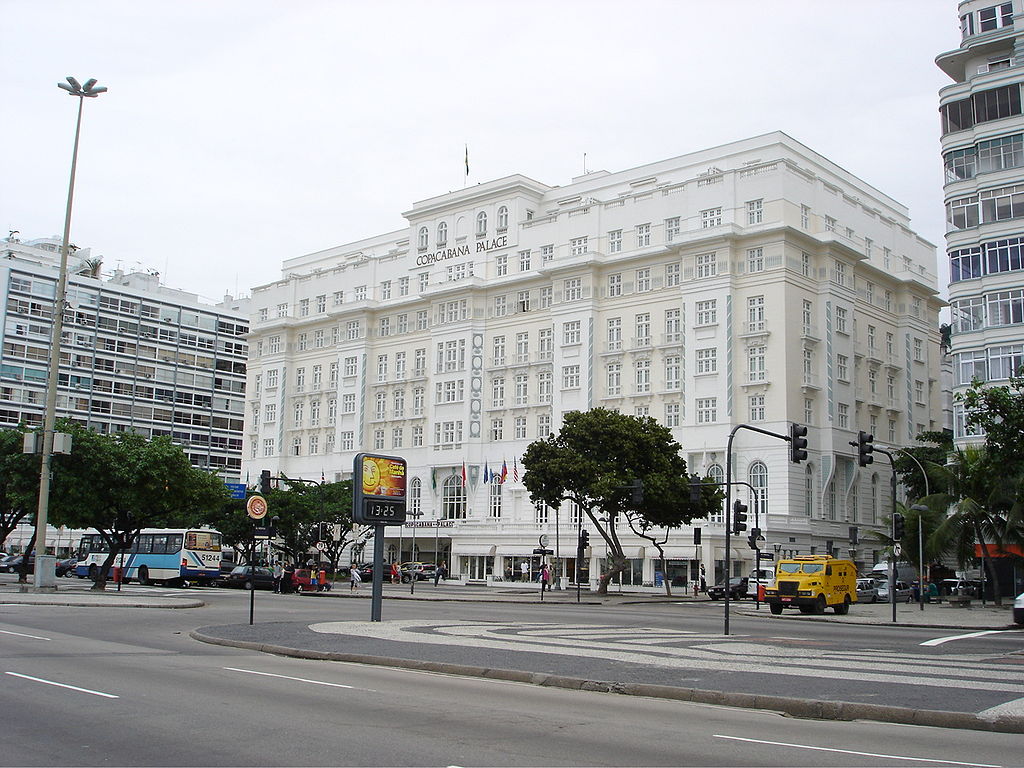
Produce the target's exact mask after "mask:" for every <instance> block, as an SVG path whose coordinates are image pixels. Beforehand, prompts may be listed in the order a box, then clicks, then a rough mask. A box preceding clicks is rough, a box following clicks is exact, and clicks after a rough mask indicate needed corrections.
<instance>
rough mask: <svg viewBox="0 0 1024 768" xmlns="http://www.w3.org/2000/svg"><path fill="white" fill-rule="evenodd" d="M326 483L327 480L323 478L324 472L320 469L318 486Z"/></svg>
mask: <svg viewBox="0 0 1024 768" xmlns="http://www.w3.org/2000/svg"><path fill="white" fill-rule="evenodd" d="M326 482H327V478H326V477H325V476H324V471H323V469H321V470H320V485H323V484H324V483H326Z"/></svg>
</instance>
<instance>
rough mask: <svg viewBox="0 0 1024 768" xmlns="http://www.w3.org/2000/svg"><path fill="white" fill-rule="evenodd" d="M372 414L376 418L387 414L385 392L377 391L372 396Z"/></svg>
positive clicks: (381, 417) (386, 396)
mask: <svg viewBox="0 0 1024 768" xmlns="http://www.w3.org/2000/svg"><path fill="white" fill-rule="evenodd" d="M374 403H375V407H374V416H375V417H376V418H378V419H383V418H385V417H386V416H387V412H388V395H387V393H386V392H378V393H377V396H376V397H375V398H374Z"/></svg>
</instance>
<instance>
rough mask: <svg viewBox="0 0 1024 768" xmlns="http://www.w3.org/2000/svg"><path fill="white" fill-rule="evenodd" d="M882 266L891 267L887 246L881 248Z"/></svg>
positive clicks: (890, 255)
mask: <svg viewBox="0 0 1024 768" xmlns="http://www.w3.org/2000/svg"><path fill="white" fill-rule="evenodd" d="M975 224H977V222H975ZM882 267H883V268H885V269H886V270H889V269H892V251H891V250H890V249H888V248H883V249H882Z"/></svg>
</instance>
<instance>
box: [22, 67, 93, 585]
mask: <svg viewBox="0 0 1024 768" xmlns="http://www.w3.org/2000/svg"><path fill="white" fill-rule="evenodd" d="M57 87H58V88H61V89H62V90H64V91H67V93H68V95H69V96H75V97H77V98H78V119H77V120H76V122H75V145H74V149H73V150H72V152H71V181H70V182H69V184H68V205H67V209H66V211H65V212H64V239H63V240H62V241H61V246H60V270H59V271H58V273H57V293H56V296H55V297H54V303H53V329H52V333H51V335H50V355H49V366H50V368H49V372H48V375H47V378H46V411H45V415H44V417H43V450H42V454H43V455H42V462H41V465H40V469H39V508H38V510H37V512H36V552H37V553H38V554H37V555H36V570H35V577H34V580H33V583H34V586H35V587H36V588H37V589H38V588H40V587H52V588H56V580H55V577H54V568H53V564H52V563H50V561H49V558H47V556H46V524H47V516H48V514H49V510H50V465H51V462H52V459H53V437H54V429H55V427H56V422H57V381H58V376H57V374H58V369H59V368H60V341H61V336H62V335H63V333H64V306H65V304H66V302H67V289H68V247H69V245H68V243H69V240H70V237H71V203H72V200H73V199H74V196H75V171H76V170H77V168H78V139H79V136H80V135H81V131H82V104H84V103H85V99H87V98H90V99H94V98H96V97H97V96H99V95H100V94H101V93H105V92H106V90H107V89H106V87H105V86H102V85H101V86H97V85H96V80H95V78H93V79H90V80H87V81H86V82H85V85H81V84H79V82H78V81H77V80H76V79H75V78H73V77H68V78H67V82H66V83H57Z"/></svg>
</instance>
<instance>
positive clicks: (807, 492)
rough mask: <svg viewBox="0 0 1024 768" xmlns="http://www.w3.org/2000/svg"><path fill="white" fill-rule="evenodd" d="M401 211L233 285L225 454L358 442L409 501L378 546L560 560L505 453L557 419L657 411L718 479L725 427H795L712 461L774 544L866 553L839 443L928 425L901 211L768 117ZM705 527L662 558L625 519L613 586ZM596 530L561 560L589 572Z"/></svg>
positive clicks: (864, 480) (930, 405)
mask: <svg viewBox="0 0 1024 768" xmlns="http://www.w3.org/2000/svg"><path fill="white" fill-rule="evenodd" d="M403 216H404V218H405V219H406V221H407V226H404V227H403V228H402V229H400V230H398V231H395V232H389V233H386V234H381V235H378V236H375V237H370V238H367V239H364V240H359V241H355V242H352V243H349V244H346V245H341V246H337V247H334V248H329V249H327V250H324V251H320V252H317V253H311V254H307V255H304V256H298V257H296V258H292V259H289V260H287V261H286V262H284V265H283V269H282V277H281V279H280V280H278V281H275V282H273V283H271V284H268V285H263V286H259V287H257V288H255V289H254V291H253V306H252V312H253V314H252V330H251V332H250V334H249V341H250V347H249V352H250V357H249V371H248V377H249V379H248V385H247V400H248V408H247V410H246V415H245V441H246V445H245V448H244V452H245V455H244V460H243V471H244V472H245V473H248V474H250V475H253V473H258V472H259V471H260V470H262V469H269V470H271V471H272V472H274V473H275V474H277V473H278V472H283V473H284V474H286V475H289V476H292V477H303V478H307V479H319V478H320V477H321V476H324V477H327V478H329V479H341V478H343V477H346V476H349V475H350V474H351V471H352V462H353V458H354V456H355V454H356V453H357V452H359V451H373V452H385V453H389V454H397V455H401V456H403V457H405V458H406V459H407V461H408V463H409V478H410V498H411V510H412V511H413V512H415V513H417V514H420V515H422V517H420V518H419V519H417V520H416V521H415V526H416V527H413V525H412V524H410V525H408V526H406V527H405V528H401V529H388V532H387V557H388V558H389V560H390V559H398V558H401V559H403V560H407V559H424V560H434V559H435V558H438V559H443V560H444V561H445V562H446V563H448V566H449V570H450V571H451V572H452V573H453V574H455V575H458V576H460V577H462V578H465V579H479V580H484V579H486V578H488V577H493V576H500V575H502V574H505V573H506V572H507V571H508V570H509V569H510V568H511V569H513V570H517V569H518V567H519V566H520V565H521V564H522V562H524V561H525V562H531V561H532V550H533V548H534V547H536V546H537V541H538V536H539V535H541V534H548V535H549V540H550V542H551V544H549V546H550V547H554V548H557V554H556V560H558V561H559V565H560V566H562V569H563V570H562V572H566V573H573V572H574V570H575V568H576V566H577V563H575V561H574V556H575V541H576V533H577V530H578V526H579V525H580V524H581V522H582V524H583V525H586V524H587V522H586V520H585V519H584V520H582V521H581V519H580V511H579V510H578V509H572V508H570V507H569V505H566V507H565V508H563V509H559V510H552V509H547V508H545V507H539V508H538V507H535V506H534V505H533V504H532V503H531V502H530V499H529V494H528V493H527V492H526V489H525V488H524V486H523V485H522V482H521V479H522V473H523V469H524V468H523V466H522V461H521V457H522V454H523V451H524V450H525V448H526V446H527V445H528V444H529V443H530V442H531V441H533V440H536V439H537V438H539V437H544V436H547V435H548V434H549V433H551V432H555V431H557V430H558V429H559V426H560V424H561V419H562V416H563V414H565V413H566V412H568V411H571V410H585V409H589V408H593V407H598V406H601V407H606V408H615V409H618V410H620V411H622V412H623V413H629V414H635V415H643V416H652V417H654V418H656V419H658V420H659V421H661V423H663V424H665V425H666V426H668V427H669V428H671V430H672V432H673V434H674V435H675V437H676V439H677V440H678V441H679V443H680V444H681V445H682V447H683V450H684V452H685V456H686V458H687V461H688V464H689V468H690V471H692V472H698V473H700V474H702V475H710V476H712V477H715V478H718V479H720V480H724V475H725V471H724V467H725V466H726V461H725V458H726V457H725V448H726V444H727V441H728V438H729V433H730V431H731V430H732V429H733V427H734V426H736V425H737V424H741V423H750V424H754V425H756V426H758V427H759V428H760V429H764V430H768V431H771V432H775V433H778V434H786V433H787V430H788V425H789V423H790V422H800V423H803V424H807V425H808V426H809V429H810V433H809V436H808V437H809V440H810V459H809V461H808V462H806V463H804V464H799V465H797V464H793V463H791V462H790V460H789V452H788V444H787V443H786V442H784V441H783V440H779V439H774V438H771V437H766V436H763V435H759V434H754V433H752V432H749V431H743V432H741V433H740V434H739V435H738V436H737V439H736V440H735V444H734V461H733V467H734V471H735V477H734V479H735V480H741V481H743V482H744V483H749V484H750V486H752V490H749V489H748V488H747V487H746V486H737V487H736V488H735V489H734V497H739V498H741V499H744V500H745V501H746V502H748V503H749V505H750V516H751V520H754V518H755V516H756V518H757V522H758V524H759V527H760V528H761V529H762V530H763V531H765V536H766V545H765V552H766V553H768V554H774V553H775V552H780V553H785V554H788V553H792V552H801V553H809V552H826V551H831V552H835V553H837V554H841V555H843V556H849V555H851V554H852V555H853V556H854V557H855V558H856V559H857V560H859V561H862V562H867V563H869V564H870V563H871V562H873V559H874V556H875V553H874V551H873V550H872V549H871V546H872V545H871V544H870V543H869V542H868V541H866V540H864V538H863V537H864V533H865V532H866V531H867V530H870V529H872V528H874V527H876V526H878V525H879V524H880V523H881V522H882V519H883V517H885V516H886V515H888V514H889V512H890V511H891V507H890V499H889V470H888V466H887V465H886V464H885V463H884V462H883V461H881V460H879V461H878V462H877V463H875V464H873V465H871V466H869V467H867V468H864V469H861V468H859V467H858V465H857V460H856V451H855V449H854V448H852V447H851V446H850V445H849V442H850V441H851V440H853V439H855V437H856V435H857V432H858V430H865V431H870V432H873V433H874V434H875V436H876V441H877V442H878V443H879V444H889V445H893V446H900V445H904V444H908V443H910V442H912V441H913V439H914V437H915V436H916V435H917V434H918V433H919V432H920V431H922V430H925V429H933V428H940V427H941V419H942V415H941V398H940V397H939V347H938V332H937V324H938V323H937V319H938V310H939V307H940V306H941V305H942V302H941V301H940V300H939V299H938V298H937V295H936V287H937V283H936V275H935V261H934V259H935V250H934V246H933V245H931V244H930V243H928V242H926V241H924V240H923V239H922V238H920V237H919V236H918V235H916V234H915V233H914V232H913V230H911V229H910V221H909V218H908V212H907V210H906V209H905V208H904V207H903V206H902V205H900V204H899V203H898V202H896V201H895V200H892V199H891V198H889V197H887V196H886V195H885V194H884V193H882V192H880V191H879V190H877V189H874V188H873V187H871V186H870V185H869V184H867V183H866V182H864V181H862V180H860V179H858V178H856V177H855V176H853V175H852V174H850V173H848V172H847V171H845V170H843V169H842V168H841V167H839V166H838V165H836V164H835V163H833V162H831V161H829V160H828V159H826V158H824V157H822V156H821V155H819V154H817V153H815V152H813V151H812V150H810V149H808V148H807V147H805V146H803V145H802V144H800V143H799V142H797V141H795V140H794V139H792V138H791V137H789V136H787V135H786V134H783V133H778V132H777V133H770V134H767V135H763V136H758V137H754V138H750V139H746V140H743V141H737V142H734V143H730V144H726V145H723V146H719V147H715V148H712V149H707V150H702V151H699V152H693V153H691V154H687V155H683V156H680V157H674V158H670V159H666V160H659V161H656V162H652V163H650V164H647V165H643V166H641V167H638V168H632V169H629V170H625V171H617V172H614V173H611V172H606V171H595V172H591V173H587V174H585V175H583V176H580V177H578V178H575V179H572V181H571V183H569V184H567V185H565V186H549V185H547V184H543V183H540V182H537V181H535V180H533V179H530V178H527V177H525V176H521V175H513V176H509V177H506V178H502V179H497V180H494V181H490V182H487V183H483V184H478V185H475V186H473V187H470V188H467V189H463V190H458V191H455V192H450V193H447V194H444V195H440V196H437V197H433V198H429V199H427V200H422V201H420V202H417V203H415V204H414V205H413V207H412V208H411V209H410V210H408V211H406V212H404V214H403ZM503 466H504V468H505V471H504V472H502V467H503ZM463 475H465V480H463ZM502 479H504V482H502ZM723 523H724V515H723V514H722V513H719V514H716V515H713V516H712V517H711V518H710V519H707V520H702V521H695V522H694V523H693V525H692V526H687V527H684V528H682V529H680V530H678V531H673V532H672V535H671V536H670V539H669V542H668V544H667V546H666V552H667V553H668V557H669V562H668V567H667V569H665V571H664V572H663V571H662V568H661V565H660V563H658V562H656V559H655V558H656V552H655V550H654V549H653V547H651V546H649V542H645V541H644V540H641V539H636V538H634V537H632V535H631V534H630V533H629V532H628V530H623V531H620V536H621V537H622V538H623V539H624V540H625V541H626V542H627V545H626V553H627V555H628V556H629V557H630V559H631V568H630V570H629V571H628V572H627V573H626V574H625V576H624V586H627V587H633V588H643V587H644V586H647V587H652V588H653V585H656V584H658V583H659V582H660V580H661V579H663V578H668V579H671V580H672V581H673V583H675V584H679V585H682V584H688V583H690V582H692V581H693V580H696V579H698V578H699V574H700V573H701V569H702V568H703V569H704V572H706V574H707V580H708V581H712V580H713V579H718V578H721V577H722V576H723V575H724V574H723V565H724V562H723V561H724V534H725V531H724V526H723ZM694 528H700V529H701V532H702V536H701V543H700V544H695V543H694V531H693V529H694ZM414 532H416V533H417V539H416V545H415V551H414V550H413V549H412V546H413V545H412V544H411V542H410V538H411V536H412V535H413V533H414ZM591 541H592V544H593V547H592V549H591V551H590V552H588V553H587V558H586V561H585V562H583V563H580V564H578V565H579V566H580V567H581V568H583V569H584V571H585V572H587V573H589V574H592V575H593V577H594V578H596V577H597V574H598V573H599V572H600V570H601V568H602V565H603V563H602V561H603V558H604V556H605V554H606V553H605V552H604V550H603V545H602V544H601V543H600V539H599V537H594V538H592V540H591ZM645 544H647V546H645ZM734 544H735V540H734ZM875 546H876V547H877V545H875ZM733 557H734V573H737V574H743V573H746V571H748V570H749V569H750V567H751V565H752V562H753V559H754V553H753V551H752V550H750V549H749V548H748V547H747V544H746V541H745V540H744V539H741V540H740V542H739V545H738V549H737V551H735V552H734V554H733ZM557 570H558V568H556V571H557Z"/></svg>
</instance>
